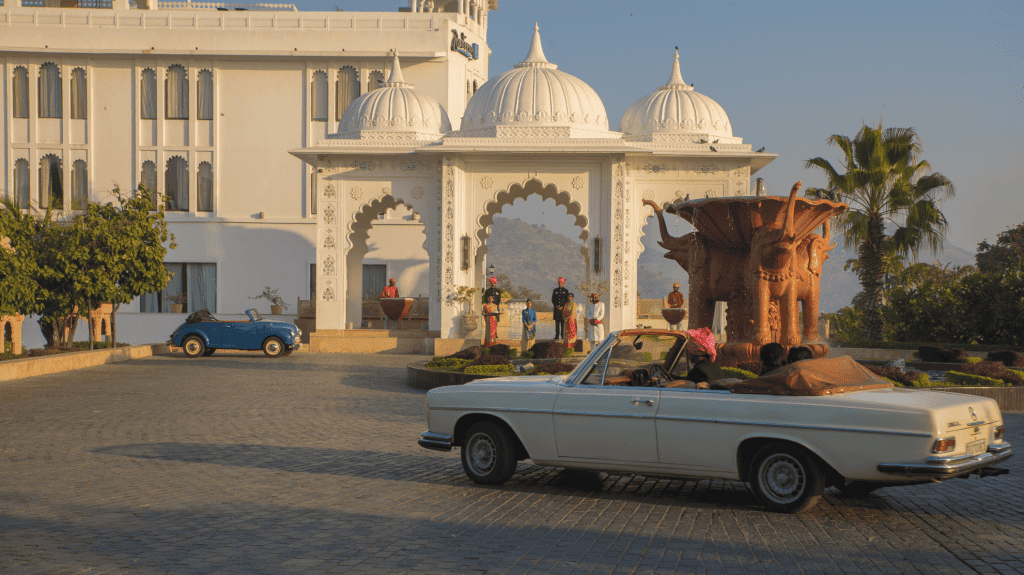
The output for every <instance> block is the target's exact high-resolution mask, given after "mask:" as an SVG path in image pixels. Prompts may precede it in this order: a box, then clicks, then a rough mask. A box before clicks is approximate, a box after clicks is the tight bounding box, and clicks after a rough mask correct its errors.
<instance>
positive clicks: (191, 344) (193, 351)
mask: <svg viewBox="0 0 1024 575" xmlns="http://www.w3.org/2000/svg"><path fill="white" fill-rule="evenodd" d="M181 350H182V351H184V352H185V356H186V357H200V356H201V355H203V354H204V353H206V346H205V345H204V344H203V340H202V338H200V337H199V336H198V335H190V336H188V337H186V338H185V341H183V342H181Z"/></svg>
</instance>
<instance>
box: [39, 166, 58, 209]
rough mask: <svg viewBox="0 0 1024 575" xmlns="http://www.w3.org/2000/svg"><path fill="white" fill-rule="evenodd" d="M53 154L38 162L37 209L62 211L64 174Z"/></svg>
mask: <svg viewBox="0 0 1024 575" xmlns="http://www.w3.org/2000/svg"><path fill="white" fill-rule="evenodd" d="M61 163H62V162H61V160H60V157H58V156H57V155H55V154H46V155H45V156H43V159H41V160H39V207H40V208H53V209H55V210H61V209H64V172H63V169H62V168H61Z"/></svg>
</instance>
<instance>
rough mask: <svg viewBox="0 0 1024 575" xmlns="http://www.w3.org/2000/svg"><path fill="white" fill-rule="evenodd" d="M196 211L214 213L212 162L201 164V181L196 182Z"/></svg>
mask: <svg viewBox="0 0 1024 575" xmlns="http://www.w3.org/2000/svg"><path fill="white" fill-rule="evenodd" d="M196 184H197V185H196V191H197V192H198V196H199V197H197V198H196V211H198V212H212V211H213V165H212V164H210V162H200V163H199V179H198V180H197V181H196Z"/></svg>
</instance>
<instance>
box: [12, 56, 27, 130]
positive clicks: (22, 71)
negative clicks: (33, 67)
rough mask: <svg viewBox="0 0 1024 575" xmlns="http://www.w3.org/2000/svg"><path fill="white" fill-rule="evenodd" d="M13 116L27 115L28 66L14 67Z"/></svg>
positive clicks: (21, 116)
mask: <svg viewBox="0 0 1024 575" xmlns="http://www.w3.org/2000/svg"><path fill="white" fill-rule="evenodd" d="M13 88H14V90H13V92H12V94H13V95H14V106H13V108H14V110H13V112H14V117H15V118H27V117H28V68H26V67H24V66H18V67H17V68H15V69H14V86H13Z"/></svg>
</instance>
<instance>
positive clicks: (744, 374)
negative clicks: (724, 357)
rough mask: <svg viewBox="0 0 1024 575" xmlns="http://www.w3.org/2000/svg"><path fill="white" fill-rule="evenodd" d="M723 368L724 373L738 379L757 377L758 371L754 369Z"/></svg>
mask: <svg viewBox="0 0 1024 575" xmlns="http://www.w3.org/2000/svg"><path fill="white" fill-rule="evenodd" d="M721 369H722V373H724V374H725V375H727V376H729V377H734V378H736V379H753V378H755V377H757V374H756V373H754V372H752V371H747V370H745V369H740V368H738V367H723V368H721Z"/></svg>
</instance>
